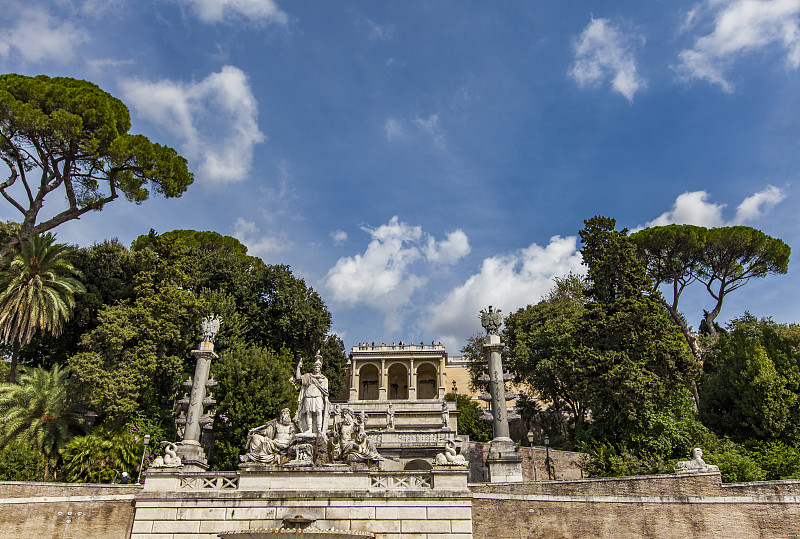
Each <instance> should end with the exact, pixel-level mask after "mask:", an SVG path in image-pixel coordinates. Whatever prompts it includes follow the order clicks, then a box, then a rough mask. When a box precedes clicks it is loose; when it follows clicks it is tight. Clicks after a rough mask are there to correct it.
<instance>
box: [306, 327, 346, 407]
mask: <svg viewBox="0 0 800 539" xmlns="http://www.w3.org/2000/svg"><path fill="white" fill-rule="evenodd" d="M320 354H321V355H322V358H323V360H324V361H323V364H322V374H324V375H325V376H326V377H327V378H328V390H329V391H330V395H331V399H335V398H337V396H339V395H340V393H341V392H342V390H344V389H348V388H349V387H350V386H349V384H347V380H346V378H347V353H346V352H345V350H344V342H342V339H340V338H339V336H338V335H333V334H331V335H327V336H326V337H325V341H324V342H323V343H322V348H321V349H320ZM309 363H310V364H311V365H308V364H309ZM303 367H304V368H310V369H313V368H314V362H313V361H304V362H303ZM345 398H349V395H348V396H347V397H345Z"/></svg>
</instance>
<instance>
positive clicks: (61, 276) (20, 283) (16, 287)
mask: <svg viewBox="0 0 800 539" xmlns="http://www.w3.org/2000/svg"><path fill="white" fill-rule="evenodd" d="M54 241H55V236H53V235H52V234H50V233H47V234H45V235H43V236H39V235H34V236H30V237H28V238H25V239H20V243H19V244H18V245H17V246H16V248H15V249H14V250H13V251H12V253H11V254H12V256H11V259H10V262H9V264H8V266H7V267H6V268H5V269H3V270H2V272H0V337H2V339H3V342H4V343H6V344H11V346H12V347H13V352H12V359H11V369H10V371H9V373H8V381H9V382H13V381H14V380H15V379H16V370H17V362H18V360H19V349H20V347H22V346H24V345H26V344H28V343H29V342H31V339H32V338H33V337H34V336H35V335H37V334H39V335H41V334H52V335H56V336H57V335H59V334H60V333H61V329H62V327H63V325H64V322H65V321H66V320H68V319H69V318H70V316H71V315H72V308H73V307H74V305H75V294H76V293H78V292H82V291H83V290H84V287H83V285H82V284H81V282H80V281H78V279H77V278H76V277H77V274H78V272H77V271H76V270H75V267H74V266H73V265H72V264H71V263H70V261H69V260H68V259H67V257H66V256H65V254H66V252H67V247H66V246H65V245H60V244H56V243H53V242H54Z"/></svg>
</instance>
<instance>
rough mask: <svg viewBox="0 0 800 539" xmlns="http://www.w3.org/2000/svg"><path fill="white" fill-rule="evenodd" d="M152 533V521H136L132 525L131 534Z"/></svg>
mask: <svg viewBox="0 0 800 539" xmlns="http://www.w3.org/2000/svg"><path fill="white" fill-rule="evenodd" d="M151 531H153V521H152V520H136V521H134V523H133V528H132V529H131V532H132V533H134V534H137V533H150V532H151Z"/></svg>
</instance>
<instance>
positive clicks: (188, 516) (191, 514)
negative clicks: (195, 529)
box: [177, 507, 225, 520]
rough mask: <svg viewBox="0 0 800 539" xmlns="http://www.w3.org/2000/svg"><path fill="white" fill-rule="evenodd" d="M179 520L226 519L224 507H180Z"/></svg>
mask: <svg viewBox="0 0 800 539" xmlns="http://www.w3.org/2000/svg"><path fill="white" fill-rule="evenodd" d="M177 519H178V520H224V519H225V508H224V507H191V508H189V507H180V508H178V516H177Z"/></svg>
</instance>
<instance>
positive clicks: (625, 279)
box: [579, 215, 650, 304]
mask: <svg viewBox="0 0 800 539" xmlns="http://www.w3.org/2000/svg"><path fill="white" fill-rule="evenodd" d="M584 224H585V226H584V228H583V229H581V230H580V232H579V234H580V236H581V242H583V249H581V255H583V264H584V265H585V266H587V268H588V272H587V273H588V276H587V282H588V284H589V290H588V295H589V297H590V298H591V299H592V300H594V301H595V302H596V303H598V304H612V303H613V302H614V301H616V300H618V299H623V298H640V297H641V296H642V295H643V294H642V292H643V290H645V289H646V288H648V287H649V284H650V281H649V279H648V278H647V274H646V273H645V271H644V268H643V267H642V265H641V262H640V261H639V259H638V257H637V252H636V245H635V244H634V243H633V242H632V241H631V240H630V238H629V237H628V230H627V229H623V230H615V227H616V221H615V220H614V219H612V218H610V217H602V216H599V215H598V216H595V217H592V218H591V219H588V220H586V221H584Z"/></svg>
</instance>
